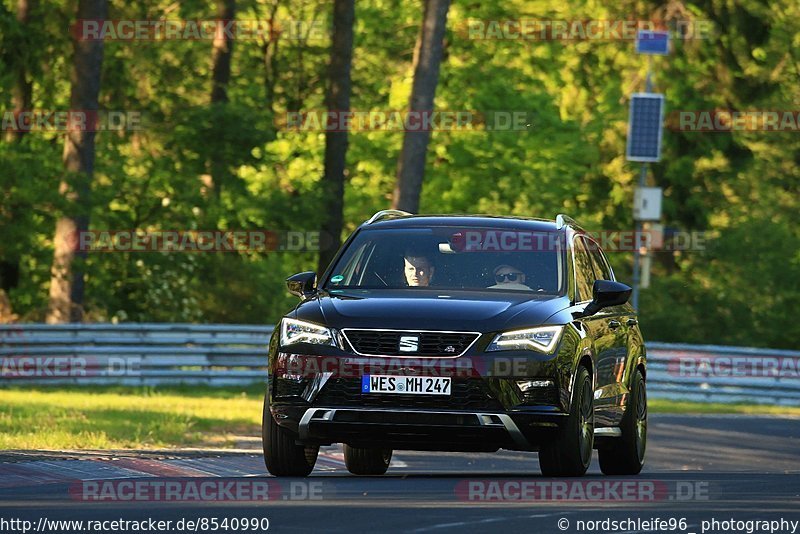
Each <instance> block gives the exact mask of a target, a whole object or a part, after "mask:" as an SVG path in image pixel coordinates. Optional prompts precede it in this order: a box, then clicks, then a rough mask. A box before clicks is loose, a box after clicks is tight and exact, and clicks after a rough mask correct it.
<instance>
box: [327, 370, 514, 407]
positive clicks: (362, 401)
mask: <svg viewBox="0 0 800 534" xmlns="http://www.w3.org/2000/svg"><path fill="white" fill-rule="evenodd" d="M314 404H315V405H317V406H326V407H337V406H357V407H359V408H419V409H427V410H466V411H502V410H503V406H502V404H500V402H499V401H497V400H496V399H495V398H493V397H492V396H491V394H490V393H489V389H488V388H487V386H486V383H485V381H484V380H483V379H482V378H453V382H452V385H451V386H450V395H399V394H385V393H384V394H381V393H362V392H361V380H360V379H359V378H331V379H330V380H328V382H327V383H326V384H325V387H324V388H322V391H321V392H320V394H319V396H318V397H317V398H316V399H315V401H314Z"/></svg>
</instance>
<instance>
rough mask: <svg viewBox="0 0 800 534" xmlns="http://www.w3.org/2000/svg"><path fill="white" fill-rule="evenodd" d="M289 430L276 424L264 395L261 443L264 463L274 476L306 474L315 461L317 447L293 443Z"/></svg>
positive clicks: (293, 437)
mask: <svg viewBox="0 0 800 534" xmlns="http://www.w3.org/2000/svg"><path fill="white" fill-rule="evenodd" d="M296 438H297V436H295V435H294V434H293V433H292V432H291V431H289V430H286V429H285V428H283V427H281V426H280V425H278V423H276V422H275V418H274V417H272V414H271V413H270V411H269V405H268V404H267V398H266V397H264V411H263V415H262V418H261V443H262V445H263V448H264V465H266V466H267V471H269V472H270V473H271V474H273V475H275V476H276V477H304V476H308V475H309V474H310V473H311V471H312V470H313V469H314V464H315V463H317V454H318V453H319V447H304V446H302V445H297V444H296V443H295V439H296Z"/></svg>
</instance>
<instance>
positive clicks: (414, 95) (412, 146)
mask: <svg viewBox="0 0 800 534" xmlns="http://www.w3.org/2000/svg"><path fill="white" fill-rule="evenodd" d="M449 8H450V0H426V2H425V13H424V14H423V17H422V28H421V30H420V33H419V40H418V42H417V49H416V50H415V54H414V84H413V86H412V89H411V102H410V106H409V108H410V110H411V111H413V112H422V113H430V112H433V99H434V96H435V95H436V85H437V84H438V83H439V65H440V64H441V61H442V51H443V48H444V31H445V27H446V25H447V11H448V9H449ZM430 137H431V132H430V131H428V130H423V131H408V132H406V133H405V136H404V138H403V148H402V150H401V152H400V159H399V160H398V162H397V185H396V186H395V190H394V200H393V202H392V207H394V208H395V209H401V210H405V211H409V212H412V213H416V212H417V211H418V210H419V197H420V193H421V192H422V180H423V177H424V176H425V153H426V152H427V150H428V142H429V141H430Z"/></svg>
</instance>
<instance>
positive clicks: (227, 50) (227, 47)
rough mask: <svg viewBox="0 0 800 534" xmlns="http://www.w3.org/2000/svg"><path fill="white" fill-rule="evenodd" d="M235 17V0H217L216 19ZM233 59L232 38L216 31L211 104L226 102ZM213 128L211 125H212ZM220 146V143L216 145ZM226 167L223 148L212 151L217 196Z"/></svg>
mask: <svg viewBox="0 0 800 534" xmlns="http://www.w3.org/2000/svg"><path fill="white" fill-rule="evenodd" d="M235 18H236V0H217V20H218V21H220V22H219V24H220V25H224V24H225V23H226V22H227V21H229V20H234V19H235ZM232 59H233V40H232V39H231V38H230V36H229V35H228V34H227V33H226V32H224V31H221V30H220V31H218V32H217V33H216V35H215V36H214V45H213V50H212V52H211V62H212V67H211V105H212V106H214V105H224V104H226V103H227V102H228V84H229V82H230V79H231V61H232ZM212 129H213V127H212ZM218 146H220V147H221V145H218ZM227 172H228V167H227V164H226V162H225V156H224V150H219V152H218V153H217V152H216V151H214V152H212V154H211V162H210V173H211V176H210V184H209V185H210V187H211V189H212V190H213V191H214V193H215V195H216V197H217V198H219V196H220V194H221V193H222V186H223V183H224V182H225V181H226V174H227Z"/></svg>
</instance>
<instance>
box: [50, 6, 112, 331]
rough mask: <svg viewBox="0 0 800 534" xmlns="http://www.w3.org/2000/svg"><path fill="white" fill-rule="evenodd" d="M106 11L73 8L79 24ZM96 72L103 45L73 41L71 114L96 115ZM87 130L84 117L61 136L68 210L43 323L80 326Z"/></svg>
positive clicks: (59, 227) (90, 136) (89, 156)
mask: <svg viewBox="0 0 800 534" xmlns="http://www.w3.org/2000/svg"><path fill="white" fill-rule="evenodd" d="M107 11H108V5H107V0H79V2H78V19H79V20H80V19H92V20H98V19H105V18H106V16H107ZM102 66H103V41H102V40H77V39H76V40H75V57H74V59H73V66H72V74H71V83H72V92H71V95H70V108H71V109H72V110H83V111H89V112H96V110H97V108H98V103H97V97H98V95H99V93H100V74H101V70H102ZM89 115H91V113H90V114H89ZM90 125H91V119H90V118H88V117H87V121H86V126H87V127H86V128H85V129H84V130H70V131H68V132H67V134H66V136H65V141H64V157H63V160H64V171H65V176H64V179H63V180H62V182H61V186H60V188H59V191H60V193H61V194H62V195H63V196H65V197H66V199H67V200H68V208H67V214H64V215H63V216H62V217H61V218H60V219H59V220H58V222H57V223H56V233H55V239H54V241H55V254H54V257H53V267H52V269H51V273H50V276H51V278H50V305H49V308H48V311H47V322H48V323H63V322H67V321H71V322H80V321H81V320H82V319H83V292H84V273H83V266H82V265H81V264H82V262H83V260H84V259H85V258H86V252H85V251H79V250H77V246H76V237H77V235H78V233H79V232H82V231H86V230H87V229H88V227H89V213H90V209H91V202H90V198H89V192H90V190H91V183H92V177H93V174H94V136H95V132H93V131H90V130H93V128H91V127H90ZM76 260H78V261H77V262H76ZM76 264H77V265H76Z"/></svg>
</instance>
